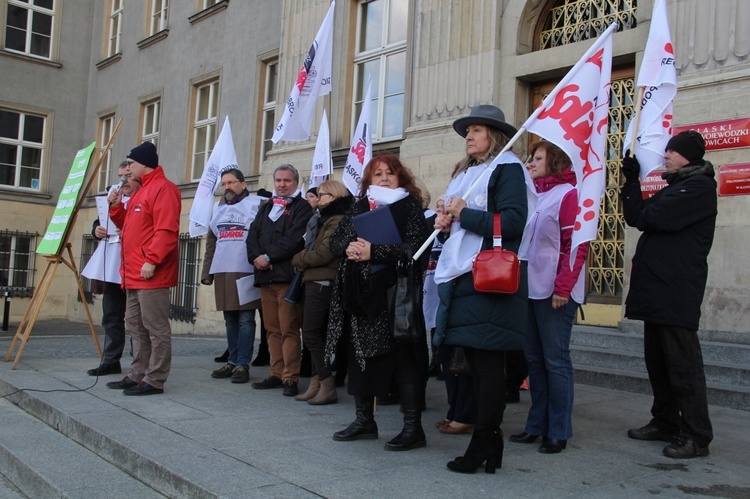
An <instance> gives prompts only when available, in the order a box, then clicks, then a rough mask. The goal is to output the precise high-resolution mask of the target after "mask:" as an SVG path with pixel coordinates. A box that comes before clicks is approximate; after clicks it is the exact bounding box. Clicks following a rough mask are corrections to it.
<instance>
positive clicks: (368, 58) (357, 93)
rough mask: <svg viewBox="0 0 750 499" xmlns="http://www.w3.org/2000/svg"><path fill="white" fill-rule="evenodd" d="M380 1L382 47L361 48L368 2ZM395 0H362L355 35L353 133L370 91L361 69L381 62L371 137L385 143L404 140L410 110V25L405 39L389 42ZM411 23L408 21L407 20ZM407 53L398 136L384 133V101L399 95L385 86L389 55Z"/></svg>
mask: <svg viewBox="0 0 750 499" xmlns="http://www.w3.org/2000/svg"><path fill="white" fill-rule="evenodd" d="M376 1H382V2H384V3H383V5H384V6H385V7H384V10H383V19H384V21H383V23H382V26H381V38H380V42H381V44H380V46H379V47H376V48H372V49H367V50H360V48H361V47H360V46H359V44H360V43H361V41H362V40H361V38H362V33H363V30H364V27H365V21H366V18H365V8H366V6H367V4H370V3H374V2H376ZM394 1H398V0H368V1H361V2H359V3H358V9H357V25H356V26H357V27H356V37H355V47H354V58H353V61H352V63H353V65H354V73H353V74H354V78H353V79H354V82H353V96H354V98H353V99H352V101H353V104H354V105H353V106H352V119H351V130H350V133H354V129H355V127H356V124H357V121H358V120H359V115H360V114H361V109H362V105H363V100H364V97H365V93H366V92H367V88H366V86H365V85H367V81H366V78H363V77H361V76H360V68H361V67H362V66H364V65H365V64H367V63H371V62H377V63H378V65H379V69H378V75H379V77H378V81H373V82H372V83H373V94H371V96H370V97H371V101H370V105H371V106H372V107H371V112H372V113H371V115H370V128H371V132H372V133H371V138H372V142H373V144H377V143H381V142H390V141H394V140H403V138H404V129H405V124H406V111H407V95H406V89H407V83H408V81H407V80H408V78H407V65H408V54H407V43H408V38H409V35H408V27H407V31H406V33H405V34H404V38H403V39H401V40H398V41H396V42H392V43H388V34H389V27H390V25H389V20H390V14H391V5H392V3H393V2H394ZM407 26H408V23H407ZM401 53H403V55H404V86H403V91H402V92H401V95H402V96H403V109H402V113H401V121H402V124H401V133H400V134H398V135H388V136H384V135H383V127H384V125H385V106H384V105H383V103H385V102H386V97H391V96H394V95H398V94H391V95H386V94H385V89H386V81H387V69H388V68H387V62H388V58H389V57H392V56H394V55H397V54H401Z"/></svg>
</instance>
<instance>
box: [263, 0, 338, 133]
mask: <svg viewBox="0 0 750 499" xmlns="http://www.w3.org/2000/svg"><path fill="white" fill-rule="evenodd" d="M335 5H336V2H331V6H330V7H329V8H328V13H327V14H326V17H325V19H323V24H321V26H320V29H319V30H318V34H317V35H316V36H315V40H314V41H313V43H312V46H311V47H310V50H309V51H308V53H307V57H306V58H305V62H304V63H302V67H301V68H300V70H299V74H298V75H297V81H295V82H294V86H293V87H292V91H291V93H290V94H289V98H288V99H287V101H286V106H285V109H284V114H283V115H282V116H281V120H280V121H279V124H278V125H276V131H275V132H274V134H273V137H272V138H271V141H272V142H273V143H274V144H275V143H277V142H278V141H280V140H281V139H284V140H287V141H290V142H295V141H296V142H299V141H302V140H307V139H309V138H310V121H311V120H312V115H313V111H315V103H316V101H317V100H318V97H320V96H321V95H326V94H329V93H331V67H332V64H331V63H332V60H333V58H332V53H333V11H334V7H335Z"/></svg>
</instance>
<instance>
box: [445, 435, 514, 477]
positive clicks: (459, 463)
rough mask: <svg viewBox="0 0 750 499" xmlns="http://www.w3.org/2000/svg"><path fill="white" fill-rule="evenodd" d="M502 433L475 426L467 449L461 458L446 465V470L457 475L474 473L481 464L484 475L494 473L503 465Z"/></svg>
mask: <svg viewBox="0 0 750 499" xmlns="http://www.w3.org/2000/svg"><path fill="white" fill-rule="evenodd" d="M503 446H504V444H503V432H502V430H500V428H487V427H479V426H477V427H476V428H475V429H474V433H473V434H472V436H471V442H470V443H469V448H468V449H466V453H465V454H464V455H463V457H458V458H456V459H454V460H453V461H451V462H449V463H448V468H449V469H450V470H452V471H457V472H459V473H474V472H475V471H476V470H477V468H479V467H480V466H481V465H482V463H484V462H485V461H487V464H486V465H485V467H484V471H485V472H486V473H493V474H494V473H495V468H502V465H503Z"/></svg>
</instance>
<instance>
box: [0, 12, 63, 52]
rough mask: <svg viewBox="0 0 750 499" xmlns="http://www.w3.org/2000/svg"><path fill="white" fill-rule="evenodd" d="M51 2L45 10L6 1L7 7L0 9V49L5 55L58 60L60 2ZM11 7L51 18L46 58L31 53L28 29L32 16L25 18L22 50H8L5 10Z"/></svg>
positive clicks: (30, 38) (29, 30) (30, 39)
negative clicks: (50, 6) (25, 28)
mask: <svg viewBox="0 0 750 499" xmlns="http://www.w3.org/2000/svg"><path fill="white" fill-rule="evenodd" d="M52 2H53V4H52V9H47V8H45V7H40V6H37V5H31V4H29V3H24V2H20V1H18V0H8V1H7V2H6V5H7V7H6V8H5V9H0V10H2V12H0V44H1V45H0V47H2V51H5V52H7V54H9V55H11V54H12V55H17V56H20V57H29V58H31V59H35V60H39V61H48V62H54V61H57V60H58V58H59V50H60V47H59V46H60V43H59V41H60V40H59V38H60V36H59V33H60V16H59V15H58V11H59V4H60V0H52ZM11 6H16V7H18V8H23V9H26V10H29V11H31V12H32V14H40V15H48V16H50V17H51V18H52V19H51V21H50V34H49V50H48V54H47V55H46V56H45V55H39V54H33V53H31V43H32V36H30V33H31V34H32V35H33V30H32V29H29V28H30V27H31V26H33V17H34V16H33V15H30V16H28V17H27V30H26V32H25V33H26V34H25V44H24V50H17V49H12V48H8V46H7V43H6V37H7V33H8V17H7V15H8V10H7V9H8V8H9V7H11Z"/></svg>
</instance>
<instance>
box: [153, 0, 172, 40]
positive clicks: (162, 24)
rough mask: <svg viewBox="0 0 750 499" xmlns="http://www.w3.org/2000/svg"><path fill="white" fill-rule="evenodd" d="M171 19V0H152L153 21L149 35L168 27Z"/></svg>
mask: <svg viewBox="0 0 750 499" xmlns="http://www.w3.org/2000/svg"><path fill="white" fill-rule="evenodd" d="M168 19H169V0H151V23H150V24H149V32H148V34H149V36H151V35H155V34H156V33H158V32H159V31H164V30H165V29H167V21H168Z"/></svg>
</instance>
